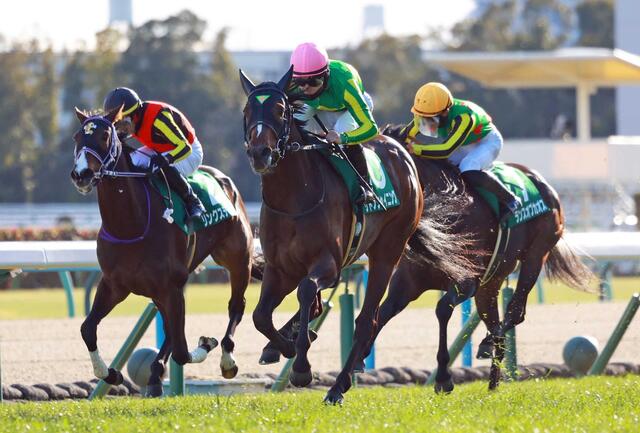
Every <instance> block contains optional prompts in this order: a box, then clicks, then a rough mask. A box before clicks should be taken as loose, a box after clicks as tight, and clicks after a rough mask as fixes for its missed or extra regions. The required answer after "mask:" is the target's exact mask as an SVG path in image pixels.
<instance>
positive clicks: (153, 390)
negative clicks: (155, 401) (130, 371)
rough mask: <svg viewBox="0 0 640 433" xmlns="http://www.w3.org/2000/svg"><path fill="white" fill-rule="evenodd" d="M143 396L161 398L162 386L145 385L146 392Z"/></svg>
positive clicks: (157, 384) (158, 384)
mask: <svg viewBox="0 0 640 433" xmlns="http://www.w3.org/2000/svg"><path fill="white" fill-rule="evenodd" d="M144 396H145V397H150V398H156V397H162V384H161V383H154V384H149V385H147V392H146V393H145V394H144Z"/></svg>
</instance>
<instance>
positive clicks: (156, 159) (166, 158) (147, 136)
mask: <svg viewBox="0 0 640 433" xmlns="http://www.w3.org/2000/svg"><path fill="white" fill-rule="evenodd" d="M103 105H104V106H103V109H104V111H105V112H109V111H110V110H113V109H115V108H118V107H120V106H123V108H122V117H121V118H120V119H118V121H116V130H117V131H118V136H121V135H125V136H128V135H132V136H133V137H135V138H136V139H137V140H138V141H140V143H141V144H142V145H143V146H142V147H140V148H139V149H137V150H135V151H133V152H131V154H130V156H131V161H132V163H133V165H135V166H136V167H140V168H144V169H151V171H153V172H155V171H156V170H159V169H163V171H164V174H165V176H166V178H167V182H169V185H170V186H171V188H172V189H173V190H174V191H175V192H177V193H178V195H179V196H180V198H181V199H182V201H183V202H184V203H185V207H186V210H187V213H188V217H189V219H190V220H193V219H196V218H199V217H200V216H201V215H202V214H203V213H204V212H205V208H204V206H203V205H202V202H201V201H200V199H199V198H198V196H197V195H196V194H195V193H194V192H193V189H192V188H191V186H190V185H189V182H187V179H186V178H187V176H190V175H191V174H192V173H193V172H195V171H196V169H197V168H198V166H199V165H200V164H201V163H202V145H201V144H200V142H199V141H198V139H197V138H196V134H195V131H194V129H193V127H192V126H191V123H189V120H187V118H186V117H185V116H184V114H182V113H181V112H180V111H179V110H178V109H177V108H175V107H173V106H171V105H169V104H166V103H164V102H155V101H144V102H143V101H142V100H141V99H140V97H139V96H138V94H137V93H136V92H134V91H133V90H131V89H129V88H126V87H117V88H115V89H113V90H112V91H110V92H109V93H108V94H107V97H106V98H105V99H104V104H103Z"/></svg>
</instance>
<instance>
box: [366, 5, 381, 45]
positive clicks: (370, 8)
mask: <svg viewBox="0 0 640 433" xmlns="http://www.w3.org/2000/svg"><path fill="white" fill-rule="evenodd" d="M362 13H363V19H362V39H368V38H375V37H377V36H380V35H381V34H382V33H384V6H382V5H378V4H370V5H366V6H365V7H364V9H363V12H362Z"/></svg>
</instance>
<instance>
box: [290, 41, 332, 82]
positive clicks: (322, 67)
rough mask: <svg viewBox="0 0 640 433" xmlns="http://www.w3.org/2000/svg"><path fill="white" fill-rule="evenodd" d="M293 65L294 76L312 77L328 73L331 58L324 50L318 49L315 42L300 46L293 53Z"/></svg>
mask: <svg viewBox="0 0 640 433" xmlns="http://www.w3.org/2000/svg"><path fill="white" fill-rule="evenodd" d="M291 65H293V76H294V78H295V77H312V76H314V75H320V74H323V73H325V72H326V71H327V69H328V67H329V56H328V55H327V51H326V50H325V49H324V48H320V47H318V46H317V45H316V44H314V43H313V42H305V43H304V44H300V45H298V46H297V47H296V49H295V50H293V53H291Z"/></svg>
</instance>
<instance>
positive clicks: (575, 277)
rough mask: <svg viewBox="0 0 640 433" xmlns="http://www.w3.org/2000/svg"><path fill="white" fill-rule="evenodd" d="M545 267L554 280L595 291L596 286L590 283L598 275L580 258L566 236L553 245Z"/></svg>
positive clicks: (585, 290) (584, 289)
mask: <svg viewBox="0 0 640 433" xmlns="http://www.w3.org/2000/svg"><path fill="white" fill-rule="evenodd" d="M544 268H545V271H546V273H547V276H548V277H549V279H551V280H552V281H558V280H559V281H562V282H564V283H565V284H567V285H568V286H570V287H573V288H574V289H576V290H581V291H584V292H590V293H594V292H595V288H594V287H592V286H591V284H590V283H591V282H592V281H593V280H594V279H595V278H596V276H595V275H594V274H593V272H592V271H591V269H589V267H588V266H587V265H585V264H584V263H583V262H582V260H580V257H578V254H577V252H576V250H575V248H573V247H572V246H571V245H569V243H568V242H567V241H566V240H565V239H564V238H560V240H559V241H558V243H557V244H556V245H555V246H554V247H553V249H552V250H551V252H550V253H549V257H548V258H547V261H546V263H545V265H544Z"/></svg>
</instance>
